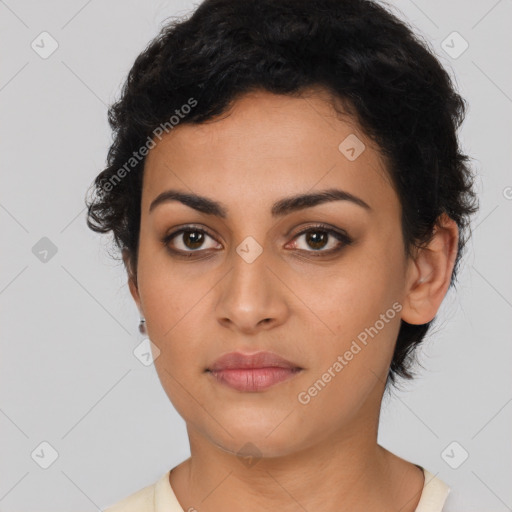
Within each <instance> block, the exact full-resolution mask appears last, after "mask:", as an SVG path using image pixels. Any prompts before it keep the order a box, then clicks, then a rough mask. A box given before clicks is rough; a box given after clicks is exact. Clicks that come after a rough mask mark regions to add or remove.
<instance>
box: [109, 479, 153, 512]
mask: <svg viewBox="0 0 512 512" xmlns="http://www.w3.org/2000/svg"><path fill="white" fill-rule="evenodd" d="M155 486H156V484H151V485H148V486H146V487H144V488H142V489H139V490H138V491H136V492H134V493H132V494H130V495H129V496H127V497H126V498H123V499H122V500H120V501H118V502H116V503H114V504H112V505H108V506H107V508H106V509H105V510H104V512H153V511H154V510H155Z"/></svg>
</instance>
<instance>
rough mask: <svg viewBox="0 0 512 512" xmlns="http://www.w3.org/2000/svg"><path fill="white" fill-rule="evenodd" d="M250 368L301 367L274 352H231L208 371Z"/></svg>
mask: <svg viewBox="0 0 512 512" xmlns="http://www.w3.org/2000/svg"><path fill="white" fill-rule="evenodd" d="M250 368H253V369H254V368H288V369H301V368H300V366H299V365H297V364H295V363H292V362H291V361H288V360H286V359H284V358H282V357H280V356H278V355H277V354H274V353H272V352H257V353H255V354H243V353H241V352H231V353H229V354H225V355H223V356H222V357H219V358H218V359H217V360H216V361H215V362H214V363H213V364H212V365H211V366H210V367H209V368H207V371H218V370H235V369H250Z"/></svg>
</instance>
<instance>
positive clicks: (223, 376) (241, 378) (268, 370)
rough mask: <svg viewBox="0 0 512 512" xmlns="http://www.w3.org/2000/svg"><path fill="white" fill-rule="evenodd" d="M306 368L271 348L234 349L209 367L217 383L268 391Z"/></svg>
mask: <svg viewBox="0 0 512 512" xmlns="http://www.w3.org/2000/svg"><path fill="white" fill-rule="evenodd" d="M302 371H303V368H301V367H300V366H298V365H296V364H295V363H292V362H291V361H287V360H286V359H284V358H282V357H280V356H278V355H277V354H273V353H271V352H258V353H255V354H242V353H240V352H232V353H230V354H226V355H224V356H222V357H221V358H219V359H217V360H216V361H215V362H214V363H213V364H212V365H211V366H210V367H209V368H207V369H206V373H208V374H209V375H210V376H211V377H212V378H213V379H214V380H215V381H216V382H217V383H220V384H222V385H225V386H228V387H230V388H233V389H236V390H237V391H244V392H258V391H264V390H266V389H268V388H270V387H272V386H275V385H276V384H279V383H281V382H285V381H287V380H289V379H291V378H293V377H294V376H296V375H297V374H299V373H300V372H302Z"/></svg>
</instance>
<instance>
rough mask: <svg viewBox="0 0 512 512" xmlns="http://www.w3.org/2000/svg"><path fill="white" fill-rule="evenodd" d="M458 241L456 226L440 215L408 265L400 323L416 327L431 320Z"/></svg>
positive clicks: (446, 283)
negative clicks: (428, 239)
mask: <svg viewBox="0 0 512 512" xmlns="http://www.w3.org/2000/svg"><path fill="white" fill-rule="evenodd" d="M458 241H459V229H458V227H457V223H456V222H455V221H454V220H453V219H451V218H450V217H448V215H446V214H445V213H443V214H442V215H440V216H439V218H438V220H437V223H436V226H435V228H434V234H433V237H432V239H431V241H430V242H429V243H428V245H427V246H426V247H423V248H421V249H417V251H416V253H415V255H414V256H413V257H412V258H411V259H410V261H409V264H408V268H407V280H406V282H407V285H406V286H407V288H406V296H405V299H404V303H403V309H402V320H404V321H405V322H407V323H409V324H416V325H420V324H426V323H428V322H430V321H431V320H432V319H433V318H434V317H435V315H436V313H437V311H438V309H439V307H440V306H441V302H442V301H443V299H444V297H445V295H446V292H447V291H448V288H449V287H450V280H451V276H452V271H453V267H454V264H455V258H456V256H457V249H458Z"/></svg>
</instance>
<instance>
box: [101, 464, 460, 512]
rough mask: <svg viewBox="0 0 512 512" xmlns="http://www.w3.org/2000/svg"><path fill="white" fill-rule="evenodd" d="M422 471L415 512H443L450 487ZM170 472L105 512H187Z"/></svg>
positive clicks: (424, 470)
mask: <svg viewBox="0 0 512 512" xmlns="http://www.w3.org/2000/svg"><path fill="white" fill-rule="evenodd" d="M421 469H422V470H423V473H424V475H425V483H424V485H423V491H422V493H421V497H420V501H419V503H418V506H417V507H416V510H415V512H441V511H442V510H443V505H444V502H445V500H446V498H447V497H448V493H449V492H450V487H448V485H446V484H445V483H444V482H443V481H442V480H440V479H439V478H437V477H436V476H435V475H433V474H432V473H430V472H429V471H427V470H426V469H425V468H421ZM170 472H171V470H169V471H167V472H166V473H165V474H164V475H162V477H161V478H160V479H159V480H158V481H157V482H155V483H154V484H152V485H148V486H147V487H144V488H143V489H140V490H139V491H137V492H135V493H133V494H131V495H130V496H128V497H126V498H124V499H123V500H121V501H119V502H117V503H115V504H114V505H110V506H109V507H108V508H107V509H106V510H105V512H185V511H184V510H183V508H182V507H181V505H180V504H179V502H178V499H177V498H176V495H175V494H174V491H173V489H172V487H171V483H170V481H169V473H170ZM187 512H188V511H187Z"/></svg>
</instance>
